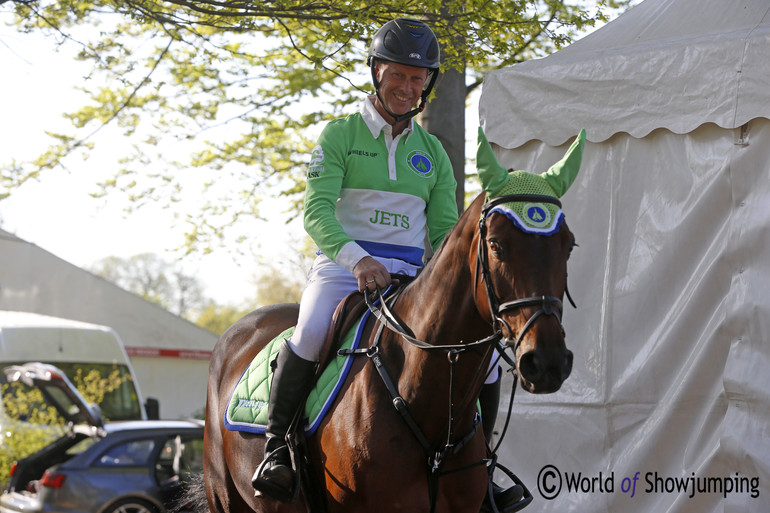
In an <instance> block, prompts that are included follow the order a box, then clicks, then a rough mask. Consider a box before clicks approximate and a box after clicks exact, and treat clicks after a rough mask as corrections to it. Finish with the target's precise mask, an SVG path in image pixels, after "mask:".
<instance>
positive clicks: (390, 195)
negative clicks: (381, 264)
mask: <svg viewBox="0 0 770 513" xmlns="http://www.w3.org/2000/svg"><path fill="white" fill-rule="evenodd" d="M373 98H374V97H369V98H368V99H366V100H364V102H363V105H362V107H361V110H360V111H359V112H357V113H355V114H351V115H349V116H347V117H345V118H341V119H337V120H334V121H332V122H330V123H329V124H328V125H327V126H326V127H325V128H324V130H323V132H322V133H321V136H320V137H319V139H318V144H317V145H316V147H315V148H314V149H313V154H312V157H311V160H310V164H309V167H308V174H307V189H306V191H305V230H306V231H307V233H308V234H309V235H310V236H311V237H312V238H313V240H314V241H315V243H316V244H317V245H318V247H319V248H320V250H321V251H322V252H323V253H324V254H325V255H326V256H327V257H329V258H330V259H331V260H333V261H334V262H336V263H337V264H339V265H340V266H342V267H344V268H345V269H347V270H348V271H351V272H352V271H353V267H355V265H356V264H357V263H358V261H359V260H361V259H362V258H363V257H365V256H374V257H384V258H397V259H400V260H403V261H406V262H408V263H410V264H413V265H422V257H423V254H424V252H425V243H424V241H425V235H426V231H427V234H428V237H429V240H430V244H431V246H432V247H433V248H434V249H436V248H438V246H439V245H440V244H441V241H442V240H443V239H444V237H445V236H446V234H447V233H448V232H449V230H450V229H452V227H453V226H454V225H455V223H456V222H457V206H456V203H455V188H456V182H455V179H454V175H453V173H452V166H451V164H450V162H449V157H448V156H447V154H446V152H445V151H444V148H443V147H442V146H441V143H440V142H439V141H438V139H436V138H435V137H434V136H432V135H430V134H429V133H428V132H426V131H425V130H424V129H423V128H422V127H420V126H419V125H418V124H417V123H415V122H414V121H413V120H412V121H411V122H410V125H409V127H408V128H407V129H406V130H404V131H403V132H402V133H401V134H399V135H398V136H396V137H395V138H393V137H392V135H391V126H390V125H389V124H388V123H387V122H386V121H385V120H384V119H383V118H382V116H381V115H380V114H379V113H378V112H377V110H376V109H375V107H374V103H373Z"/></svg>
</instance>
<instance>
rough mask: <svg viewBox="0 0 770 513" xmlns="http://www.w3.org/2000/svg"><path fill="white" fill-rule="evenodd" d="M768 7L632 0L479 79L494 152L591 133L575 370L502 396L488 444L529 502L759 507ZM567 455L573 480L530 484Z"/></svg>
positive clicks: (542, 147) (768, 468)
mask: <svg viewBox="0 0 770 513" xmlns="http://www.w3.org/2000/svg"><path fill="white" fill-rule="evenodd" d="M768 13H770V0H697V1H693V0H646V1H644V2H643V3H641V4H639V5H637V6H636V7H634V8H633V9H631V10H630V11H629V12H627V13H626V14H624V15H622V16H621V17H619V18H618V19H617V20H615V21H613V22H611V23H609V24H607V25H606V26H605V27H602V28H601V29H599V30H597V31H596V32H594V33H592V34H591V35H589V36H587V37H586V38H584V39H583V40H581V41H578V42H577V43H575V44H574V45H572V46H570V47H568V48H565V49H564V50H561V51H559V52H557V53H555V54H553V55H551V56H549V57H546V58H544V59H539V60H535V61H531V62H525V63H522V64H517V65H515V66H513V67H512V68H509V69H504V70H500V71H496V72H493V73H490V74H489V75H488V76H487V77H486V78H485V81H484V87H483V90H482V94H481V99H480V103H479V105H480V113H479V114H480V121H481V124H482V126H483V127H484V128H485V131H486V135H487V138H488V140H489V141H490V143H492V146H493V149H494V151H495V154H496V156H497V157H498V160H499V161H500V163H501V164H502V165H504V166H505V167H506V168H513V169H525V170H529V171H536V172H542V171H545V170H546V169H548V168H549V166H550V165H552V164H553V163H554V162H556V161H557V160H558V159H559V158H561V155H562V154H563V153H564V150H565V148H566V145H567V144H568V141H569V140H570V139H571V138H573V137H574V136H575V135H576V134H577V133H578V131H579V130H580V129H581V128H585V129H586V131H587V137H588V142H587V143H586V146H585V151H584V154H583V165H582V166H581V171H580V174H579V175H578V177H577V179H576V181H575V183H574V185H573V186H572V187H571V188H570V190H569V191H568V192H567V193H566V194H565V195H564V197H563V198H562V201H563V204H564V212H565V214H566V223H567V224H568V225H569V228H570V229H571V230H572V231H573V232H574V233H575V235H576V237H577V240H578V242H579V245H580V247H579V248H577V249H576V250H575V252H574V254H573V255H572V257H571V259H570V262H569V264H568V268H569V288H570V291H571V293H572V296H573V297H574V298H575V300H576V302H577V304H578V309H577V310H572V309H570V308H566V309H565V312H564V327H565V329H566V332H567V345H568V346H569V347H570V349H572V350H573V352H574V354H575V360H574V366H573V372H572V375H571V376H570V377H569V379H568V380H567V381H566V382H565V383H564V385H563V386H562V388H561V390H559V391H558V392H557V393H555V394H551V395H548V396H531V395H528V394H517V395H516V402H515V405H514V410H513V413H514V417H513V419H512V421H511V431H510V433H511V435H510V439H507V440H505V443H504V445H503V447H502V451H501V458H500V461H501V462H502V463H503V464H505V465H509V466H510V467H511V468H512V469H513V470H514V471H515V472H516V473H517V474H518V475H519V477H521V478H522V480H523V481H524V483H525V484H527V485H528V486H529V487H530V490H531V491H532V492H533V495H534V496H535V498H536V500H537V501H538V502H537V506H536V508H537V510H538V511H542V512H544V513H550V512H553V513H557V512H558V513H561V512H564V511H581V512H596V513H607V512H620V511H655V512H658V511H665V512H667V513H678V512H681V513H691V512H695V511H697V512H699V513H725V512H730V513H738V512H741V513H743V512H751V513H755V512H756V513H760V512H767V511H770V494H768V493H766V485H767V483H768V482H770V443H768V426H769V425H770V391H768V387H767V384H768V378H767V376H768V368H770V344H769V343H768V334H770V294H768V290H770V246H768V243H767V234H768V233H770V200H769V199H770V152H769V151H768V149H767V148H768V147H770V85H769V84H770V14H768ZM503 403H505V400H504V401H503ZM554 469H558V471H559V472H558V473H556V472H555V471H554ZM568 474H569V475H571V476H573V477H574V476H577V475H578V474H580V475H582V476H583V478H585V479H587V481H584V483H586V484H587V486H585V487H583V488H581V489H578V490H575V489H573V490H571V491H570V490H568V489H567V484H566V483H564V489H561V492H560V494H558V497H556V496H553V494H552V497H551V498H552V499H553V500H543V499H544V498H546V496H547V495H548V494H549V493H550V492H553V491H555V490H556V489H557V485H558V484H559V482H560V481H558V480H557V478H559V479H563V480H566V479H567V478H566V477H565V476H566V475H568ZM543 476H546V477H547V479H548V481H547V482H546V483H543V482H541V481H540V478H542V477H543ZM634 477H636V478H638V479H639V482H638V483H637V488H636V489H634V490H633V491H632V490H631V489H630V487H631V483H632V481H631V479H632V478H634ZM594 478H595V479H597V480H598V479H600V478H601V479H602V483H603V484H609V485H614V488H613V489H612V491H610V490H608V489H606V488H605V489H604V491H602V490H599V489H597V488H594V487H592V486H591V479H594ZM676 479H684V480H685V481H680V482H682V483H685V482H686V483H687V489H686V490H685V491H679V490H676V489H675V488H674V487H673V483H674V482H675V480H676ZM696 480H698V483H700V484H698V485H697V486H695V482H696ZM594 482H596V481H594ZM704 483H712V484H713V486H715V487H718V486H722V487H723V489H722V490H721V492H720V491H715V490H714V489H711V490H710V491H709V490H705V491H701V488H702V487H703V484H704ZM541 484H545V485H546V487H545V488H541V487H540V485H541ZM728 486H729V487H732V488H730V491H726V490H727V487H728ZM533 507H535V506H533Z"/></svg>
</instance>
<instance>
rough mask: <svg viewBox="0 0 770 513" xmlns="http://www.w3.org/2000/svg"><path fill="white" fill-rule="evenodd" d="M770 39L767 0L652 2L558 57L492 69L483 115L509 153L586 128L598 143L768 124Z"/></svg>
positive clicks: (493, 138) (497, 141) (493, 135)
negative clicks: (623, 136) (657, 132)
mask: <svg viewBox="0 0 770 513" xmlns="http://www.w3.org/2000/svg"><path fill="white" fill-rule="evenodd" d="M769 43H770V2H768V0H743V1H740V0H730V1H723V0H698V1H697V2H693V1H692V0H689V1H688V0H684V1H683V0H646V1H645V2H643V3H641V4H639V5H637V6H635V7H633V8H632V9H631V10H630V11H628V12H627V13H625V14H623V15H622V16H620V17H618V18H617V19H615V20H613V21H611V22H610V23H608V24H607V25H606V26H604V27H602V28H601V29H599V30H597V31H595V32H593V33H592V34H590V35H588V36H586V37H585V38H583V39H581V40H579V41H577V42H576V43H574V44H572V45H570V46H569V47H567V48H564V49H563V50H560V51H559V52H556V53H554V54H553V55H550V56H548V57H545V58H543V59H538V60H533V61H527V62H523V63H521V64H517V65H515V66H512V67H510V68H506V69H502V70H497V71H493V72H491V73H489V74H488V75H487V76H486V77H485V79H484V91H483V94H482V96H481V100H480V103H479V112H480V118H481V119H483V126H484V131H485V132H486V134H487V138H488V139H489V141H490V142H492V143H495V144H498V145H500V146H502V147H504V148H516V147H518V146H521V145H522V144H524V143H526V142H527V141H528V140H532V139H535V140H540V141H544V142H546V143H548V144H549V145H551V146H558V145H560V144H562V143H564V142H565V141H566V140H567V139H569V138H570V137H573V136H574V135H575V134H577V133H578V132H579V131H580V129H581V128H585V129H586V131H587V136H588V140H589V141H592V142H600V141H604V140H606V139H608V138H609V137H611V136H612V135H613V134H616V133H618V132H626V133H628V134H630V135H632V136H634V137H637V138H641V137H644V136H645V135H647V134H649V133H650V132H652V131H653V130H654V129H656V128H666V129H668V130H670V131H672V132H674V133H677V134H683V133H687V132H689V131H691V130H692V129H694V128H695V127H697V126H700V125H702V124H704V123H714V124H716V125H719V126H720V127H722V128H735V127H739V126H741V125H743V124H745V123H746V122H748V121H749V120H751V119H753V118H756V117H765V118H770V102H768V101H767V97H766V95H765V93H764V92H765V91H766V90H767V88H768V84H770V56H768V53H767V48H768V44H769ZM757 93H759V94H757ZM512 127H516V128H515V129H513V128H512Z"/></svg>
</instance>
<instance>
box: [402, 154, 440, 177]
mask: <svg viewBox="0 0 770 513" xmlns="http://www.w3.org/2000/svg"><path fill="white" fill-rule="evenodd" d="M406 163H407V165H408V167H409V169H411V170H412V171H414V172H415V174H417V176H421V177H423V178H430V177H431V176H433V171H434V169H435V167H436V166H435V164H434V163H433V159H432V158H431V156H430V155H428V154H427V153H425V152H424V151H420V150H414V151H412V152H410V153H409V155H407V156H406Z"/></svg>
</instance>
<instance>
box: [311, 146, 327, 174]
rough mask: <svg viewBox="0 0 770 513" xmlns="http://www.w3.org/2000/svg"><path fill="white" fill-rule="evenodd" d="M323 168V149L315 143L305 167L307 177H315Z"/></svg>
mask: <svg viewBox="0 0 770 513" xmlns="http://www.w3.org/2000/svg"><path fill="white" fill-rule="evenodd" d="M323 170H324V149H323V148H321V146H320V145H316V147H315V148H313V152H312V153H311V154H310V163H309V164H308V167H307V177H308V178H316V177H318V176H320V174H321V173H322V172H323Z"/></svg>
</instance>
